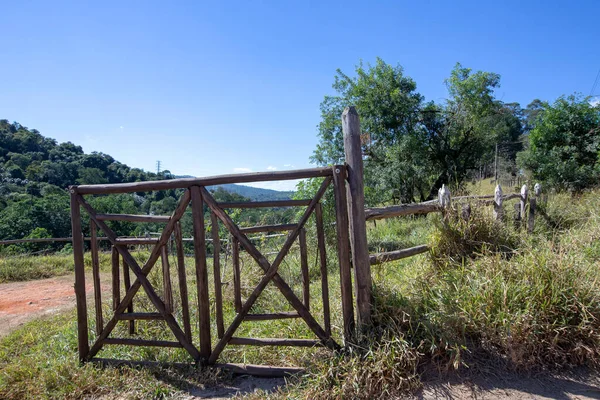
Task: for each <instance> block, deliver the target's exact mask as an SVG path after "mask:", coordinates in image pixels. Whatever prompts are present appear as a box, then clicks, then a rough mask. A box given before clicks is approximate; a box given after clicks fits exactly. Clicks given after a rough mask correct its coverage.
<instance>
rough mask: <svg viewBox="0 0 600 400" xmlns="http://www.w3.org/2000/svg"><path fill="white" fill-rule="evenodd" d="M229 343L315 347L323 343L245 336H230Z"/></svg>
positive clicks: (311, 340) (308, 340) (312, 340)
mask: <svg viewBox="0 0 600 400" xmlns="http://www.w3.org/2000/svg"><path fill="white" fill-rule="evenodd" d="M229 344H237V345H246V346H292V347H317V346H322V345H323V344H322V343H321V341H319V340H314V339H274V338H260V339H255V338H245V337H232V338H231V339H230V340H229Z"/></svg>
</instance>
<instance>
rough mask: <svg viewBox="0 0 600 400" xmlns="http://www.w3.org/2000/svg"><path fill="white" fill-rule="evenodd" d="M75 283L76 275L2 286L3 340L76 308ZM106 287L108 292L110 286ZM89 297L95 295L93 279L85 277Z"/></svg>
mask: <svg viewBox="0 0 600 400" xmlns="http://www.w3.org/2000/svg"><path fill="white" fill-rule="evenodd" d="M101 279H102V280H105V277H104V276H102V277H101ZM74 282H75V278H74V277H73V275H65V276H59V277H54V278H49V279H40V280H35V281H26V282H10V283H3V284H0V337H3V336H6V335H7V334H9V333H10V332H12V331H13V330H14V329H16V328H18V327H19V326H21V325H23V324H24V323H26V322H28V321H32V320H34V319H38V318H41V317H45V316H49V315H54V314H56V313H59V312H62V311H66V310H68V309H70V308H73V307H75V291H74V289H73V284H74ZM103 287H104V288H106V289H108V285H103ZM86 293H88V296H90V295H91V296H93V293H94V290H93V284H92V279H91V276H89V277H86Z"/></svg>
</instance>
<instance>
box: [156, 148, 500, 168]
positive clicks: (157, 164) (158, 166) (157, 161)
mask: <svg viewBox="0 0 600 400" xmlns="http://www.w3.org/2000/svg"><path fill="white" fill-rule="evenodd" d="M496 153H498V145H496ZM496 155H497V154H496ZM159 174H160V160H156V175H159Z"/></svg>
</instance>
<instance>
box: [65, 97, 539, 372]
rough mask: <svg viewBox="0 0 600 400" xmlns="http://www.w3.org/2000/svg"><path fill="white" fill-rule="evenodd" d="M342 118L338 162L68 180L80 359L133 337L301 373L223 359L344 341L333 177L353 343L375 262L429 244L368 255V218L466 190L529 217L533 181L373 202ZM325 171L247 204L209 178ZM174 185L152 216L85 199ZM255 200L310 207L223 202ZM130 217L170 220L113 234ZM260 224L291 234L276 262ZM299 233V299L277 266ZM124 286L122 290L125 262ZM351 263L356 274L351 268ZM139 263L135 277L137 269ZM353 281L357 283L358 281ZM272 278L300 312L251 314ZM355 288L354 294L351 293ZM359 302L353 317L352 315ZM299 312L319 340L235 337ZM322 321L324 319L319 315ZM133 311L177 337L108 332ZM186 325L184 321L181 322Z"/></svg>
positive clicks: (352, 134)
mask: <svg viewBox="0 0 600 400" xmlns="http://www.w3.org/2000/svg"><path fill="white" fill-rule="evenodd" d="M342 127H343V133H344V148H345V155H346V163H345V165H336V166H333V167H324V168H314V169H305V170H295V171H281V172H263V173H251V174H238V175H223V176H216V177H207V178H191V179H172V180H164V181H152V182H135V183H122V184H110V185H82V186H72V187H70V189H69V190H70V194H71V222H72V231H73V234H72V243H73V254H74V261H75V292H76V299H77V321H78V349H79V358H80V360H81V361H84V362H85V361H102V362H106V360H103V359H99V358H97V357H96V356H97V354H98V352H99V351H100V350H101V349H102V348H103V346H105V345H132V346H160V347H179V348H183V349H185V350H186V351H187V352H188V353H189V355H190V356H191V358H192V360H193V361H194V362H196V363H197V364H199V365H219V366H222V367H226V368H231V369H233V370H235V371H243V372H246V373H252V374H269V375H277V374H279V375H280V374H282V373H291V372H296V371H295V370H294V369H290V368H287V369H286V368H274V367H269V366H266V367H265V366H262V367H261V366H247V365H246V366H242V365H234V364H218V363H217V361H218V360H219V356H220V354H221V353H222V351H223V349H224V348H225V347H226V346H227V345H232V344H235V345H258V346H302V347H312V346H325V347H328V348H330V349H332V350H335V349H339V348H340V347H341V346H340V344H338V343H337V342H336V341H335V340H334V338H333V336H332V332H331V321H330V319H331V317H330V299H329V282H328V276H327V254H326V248H325V237H324V229H323V215H322V206H321V199H322V198H323V195H324V193H325V191H326V190H327V188H328V187H329V186H333V192H334V197H335V226H336V234H337V248H336V251H337V258H338V263H339V273H340V292H341V300H340V301H341V309H342V318H343V329H342V330H343V338H344V343H348V342H349V341H350V340H352V338H353V337H354V335H355V334H356V332H357V331H362V330H366V329H368V327H369V325H370V323H371V303H372V293H371V290H372V281H371V265H372V264H378V263H382V262H387V261H392V260H398V259H401V258H405V257H409V256H412V255H416V254H420V253H423V252H426V251H427V250H428V247H427V246H426V245H421V246H416V247H412V248H409V249H399V250H396V251H389V252H385V253H379V254H369V250H368V243H367V221H370V220H376V219H381V218H390V217H397V216H403V215H411V214H426V213H430V212H444V210H446V209H447V208H448V207H450V204H451V201H454V202H457V201H462V200H466V199H471V200H473V199H474V200H477V201H481V202H484V203H486V204H487V203H489V204H491V205H494V209H495V212H496V215H497V218H501V217H502V204H503V202H504V201H508V200H511V199H517V198H519V199H520V203H519V207H520V208H519V210H520V215H522V216H523V217H524V216H525V214H526V209H527V207H526V206H525V204H526V202H527V198H528V197H527V188H526V187H524V190H523V191H522V193H521V194H515V195H507V196H505V195H503V194H502V189H501V188H500V186H498V188H497V189H496V195H495V196H469V197H455V198H453V199H451V198H450V193H449V191H448V190H447V188H446V187H443V189H441V190H440V193H439V199H438V200H435V201H430V202H425V203H420V204H408V205H396V206H389V207H381V208H368V209H365V206H364V187H363V185H364V184H363V159H362V148H361V130H360V121H359V117H358V114H357V112H356V110H355V109H354V107H349V108H347V109H346V110H345V111H344V113H343V115H342ZM316 177H321V178H323V183H322V184H321V187H320V188H319V190H318V192H317V194H316V195H315V196H314V197H313V198H312V199H306V200H285V201H267V202H243V203H218V202H217V201H215V199H214V198H213V197H212V195H211V193H210V192H209V191H208V190H207V189H206V186H213V185H220V184H227V183H247V182H260V181H275V180H293V179H306V178H316ZM167 189H183V190H184V192H183V195H182V196H181V198H180V200H179V204H178V206H177V208H176V209H175V211H174V213H173V214H172V215H171V216H148V215H115V214H99V213H97V212H96V210H94V208H93V207H92V206H91V205H90V204H89V203H88V202H87V201H86V199H85V197H86V196H89V195H106V194H116V193H132V192H146V191H159V190H167ZM539 190H540V188H539V186H538V187H537V188H536V196H538V195H539V193H538V192H539ZM535 200H536V197H532V198H531V199H530V200H529V202H530V203H529V207H528V210H529V211H528V213H529V214H528V216H529V220H531V225H530V229H533V216H534V212H535ZM204 205H206V206H207V207H208V209H209V210H210V225H211V239H210V240H212V242H213V246H214V250H213V257H214V258H213V270H214V274H213V276H214V282H213V284H214V299H213V300H214V303H215V305H216V312H215V316H214V318H215V323H216V327H217V338H216V340H215V341H216V343H215V344H214V345H213V338H212V337H211V329H210V326H211V322H212V321H211V314H210V311H209V303H210V301H209V300H210V299H209V281H208V267H207V262H206V257H207V251H206V242H207V240H208V239H207V238H206V232H205V231H206V226H205V221H204V216H203V207H204ZM188 207H191V209H192V219H193V247H194V260H195V275H196V285H197V293H198V321H191V320H190V315H191V313H190V304H189V301H188V288H187V280H186V265H185V257H184V254H183V239H182V234H181V226H180V219H181V217H182V216H183V214H184V212H185V211H186V210H187V209H188ZM255 207H305V210H304V212H303V213H302V215H301V217H300V218H299V220H298V221H297V222H296V223H294V224H285V225H270V226H257V227H250V228H240V227H239V226H237V225H236V224H235V223H234V221H233V220H232V219H231V218H230V217H229V215H228V214H227V213H226V212H225V211H224V210H225V209H231V208H255ZM81 208H83V209H84V210H85V212H87V213H88V214H89V217H90V223H91V226H90V232H91V237H90V241H91V252H92V270H93V274H92V276H93V281H94V293H95V314H96V338H95V341H94V342H93V343H91V346H90V341H89V336H88V316H87V305H86V289H85V274H84V264H83V252H84V246H83V240H84V238H83V236H82V227H81V215H80V212H81ZM313 214H314V215H315V224H316V232H317V247H318V249H317V251H318V255H319V263H320V279H321V288H322V302H323V310H322V315H319V316H316V315H315V314H314V311H311V307H310V291H309V289H308V287H309V283H310V282H309V276H308V262H307V241H306V231H305V226H306V224H307V222H308V221H309V218H310V216H311V215H313ZM110 220H125V221H135V222H160V223H163V224H164V229H163V230H162V232H161V233H160V236H159V237H158V238H150V239H149V238H122V237H118V236H117V235H115V233H114V232H113V231H112V230H111V229H110V228H109V226H108V225H107V224H106V223H105V221H110ZM219 224H221V225H222V226H224V227H225V228H226V229H227V230H228V231H229V234H230V235H231V237H232V243H231V248H232V260H233V281H234V282H233V283H234V300H233V301H234V309H235V312H236V315H235V317H234V318H233V321H232V322H231V323H230V324H229V326H225V323H224V321H223V296H222V293H221V284H222V282H221V281H220V276H221V273H220V258H219V253H220V243H221V239H220V237H219V233H218V232H219V229H218V227H219ZM98 231H101V232H102V233H103V235H104V237H106V239H107V240H108V241H110V243H111V245H112V272H113V273H112V278H113V280H112V297H113V298H112V303H113V310H112V312H113V314H112V315H111V316H110V317H109V318H108V321H107V322H106V323H105V322H104V321H105V316H104V315H103V313H102V299H101V294H100V293H101V290H100V278H99V262H98V245H97V244H98V239H99V238H98ZM257 232H288V235H287V238H286V240H285V242H284V244H283V246H282V248H281V250H280V251H279V252H278V253H277V255H276V257H275V258H274V261H273V262H269V261H268V260H267V259H266V257H265V254H262V253H261V252H260V251H259V250H258V249H257V247H256V246H254V245H253V243H252V242H251V241H250V240H249V238H248V236H247V235H248V234H250V233H257ZM172 234H173V235H174V237H175V247H176V253H177V268H176V271H177V275H178V285H179V293H180V295H181V302H180V306H181V308H182V310H181V311H182V312H181V317H180V320H178V319H177V318H176V314H175V313H174V309H173V308H174V304H175V301H174V300H173V290H172V283H171V268H170V264H169V259H168V257H167V255H166V251H167V250H166V248H167V244H168V242H169V240H170V237H171V235H172ZM296 240H297V241H298V243H299V247H300V254H301V257H300V258H301V262H300V269H301V275H302V283H303V290H302V296H301V297H302V299H300V298H299V297H298V296H297V295H296V294H295V293H294V292H293V291H292V289H291V288H290V286H289V285H288V284H287V283H286V282H285V280H284V279H283V278H282V277H281V276H280V275H279V273H278V268H279V266H280V265H281V263H282V261H283V259H284V257H285V256H286V254H287V253H288V252H289V250H290V248H291V246H292V244H293V243H294V242H295V241H296ZM139 244H145V245H152V246H153V247H152V250H151V253H150V256H149V258H148V260H147V261H146V262H145V263H143V264H142V265H140V264H139V263H138V262H137V261H136V259H135V258H134V257H133V256H132V254H131V252H130V251H129V248H128V246H130V245H139ZM240 248H243V249H244V250H245V251H246V252H247V253H248V254H249V255H250V256H251V257H252V258H253V259H254V260H255V261H256V263H257V264H258V265H259V266H260V268H261V269H262V270H263V272H264V274H263V275H262V277H261V279H260V282H259V283H258V285H257V286H256V287H255V288H254V290H253V291H252V293H251V294H250V295H249V296H248V298H247V299H246V300H245V301H243V300H242V297H241V290H240V280H241V279H240V274H241V272H240V266H239V253H240ZM159 258H160V259H161V266H162V283H161V284H162V289H163V290H162V297H161V296H159V295H158V294H157V290H156V289H157V288H155V287H154V286H153V285H152V284H151V283H150V281H149V280H148V278H147V276H148V274H149V273H150V271H151V270H152V269H153V268H154V266H155V264H156V263H157V261H158V259H159ZM120 260H122V268H123V269H122V273H123V282H122V283H123V285H124V288H125V295H124V296H123V297H122V298H121V297H120V293H121V289H120V285H121V278H120V276H121V266H120ZM352 271H354V279H353V277H352ZM131 272H133V275H134V279H132V278H131V276H130V273H131ZM352 281H354V290H352ZM269 282H273V283H274V284H275V286H276V287H277V288H278V289H279V291H280V292H281V293H282V294H283V296H284V297H285V298H286V299H287V301H288V302H289V304H290V305H291V306H292V307H293V309H294V311H293V312H277V313H271V314H252V313H250V310H251V308H252V306H253V304H255V302H256V300H257V298H258V297H259V296H260V295H261V293H262V292H263V290H264V289H265V287H266V286H267V284H268V283H269ZM140 288H143V289H144V291H145V292H146V295H147V296H148V298H149V299H150V301H151V302H152V304H153V306H154V308H155V311H156V312H152V313H140V312H135V310H134V307H135V305H134V302H133V300H134V296H135V295H136V293H137V292H138V291H139V289H140ZM353 292H354V293H353ZM355 309H356V320H355ZM177 315H179V314H177ZM289 318H299V319H302V320H303V321H304V322H305V323H306V325H307V326H308V327H309V328H310V330H311V331H312V332H313V333H314V335H315V339H288V338H277V339H273V338H244V337H236V336H235V333H236V331H237V329H238V328H239V326H240V324H241V323H242V322H243V321H261V320H268V319H289ZM318 319H321V320H322V321H323V325H321V324H320V323H319V322H317V320H318ZM136 320H163V321H165V322H166V323H167V326H168V328H169V329H170V331H171V332H172V334H173V336H174V340H172V341H158V340H151V339H134V338H118V337H112V336H111V333H113V330H114V328H115V326H116V325H117V323H118V322H120V321H126V322H127V323H128V324H129V332H130V333H133V332H135V321H136ZM192 323H194V324H196V323H197V324H198V328H199V335H198V336H199V337H197V338H194V337H192V329H191V324H192ZM182 326H183V329H182Z"/></svg>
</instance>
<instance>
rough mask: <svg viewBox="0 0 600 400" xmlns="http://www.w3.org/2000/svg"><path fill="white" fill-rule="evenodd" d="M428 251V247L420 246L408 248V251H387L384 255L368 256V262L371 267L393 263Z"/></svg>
mask: <svg viewBox="0 0 600 400" xmlns="http://www.w3.org/2000/svg"><path fill="white" fill-rule="evenodd" d="M428 251H429V246H427V245H421V246H415V247H410V248H408V249H402V250H395V251H388V252H385V253H377V254H370V255H369V262H370V263H371V265H375V264H382V263H384V262H388V261H395V260H400V259H402V258H406V257H412V256H415V255H417V254H421V253H426V252H428Z"/></svg>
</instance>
